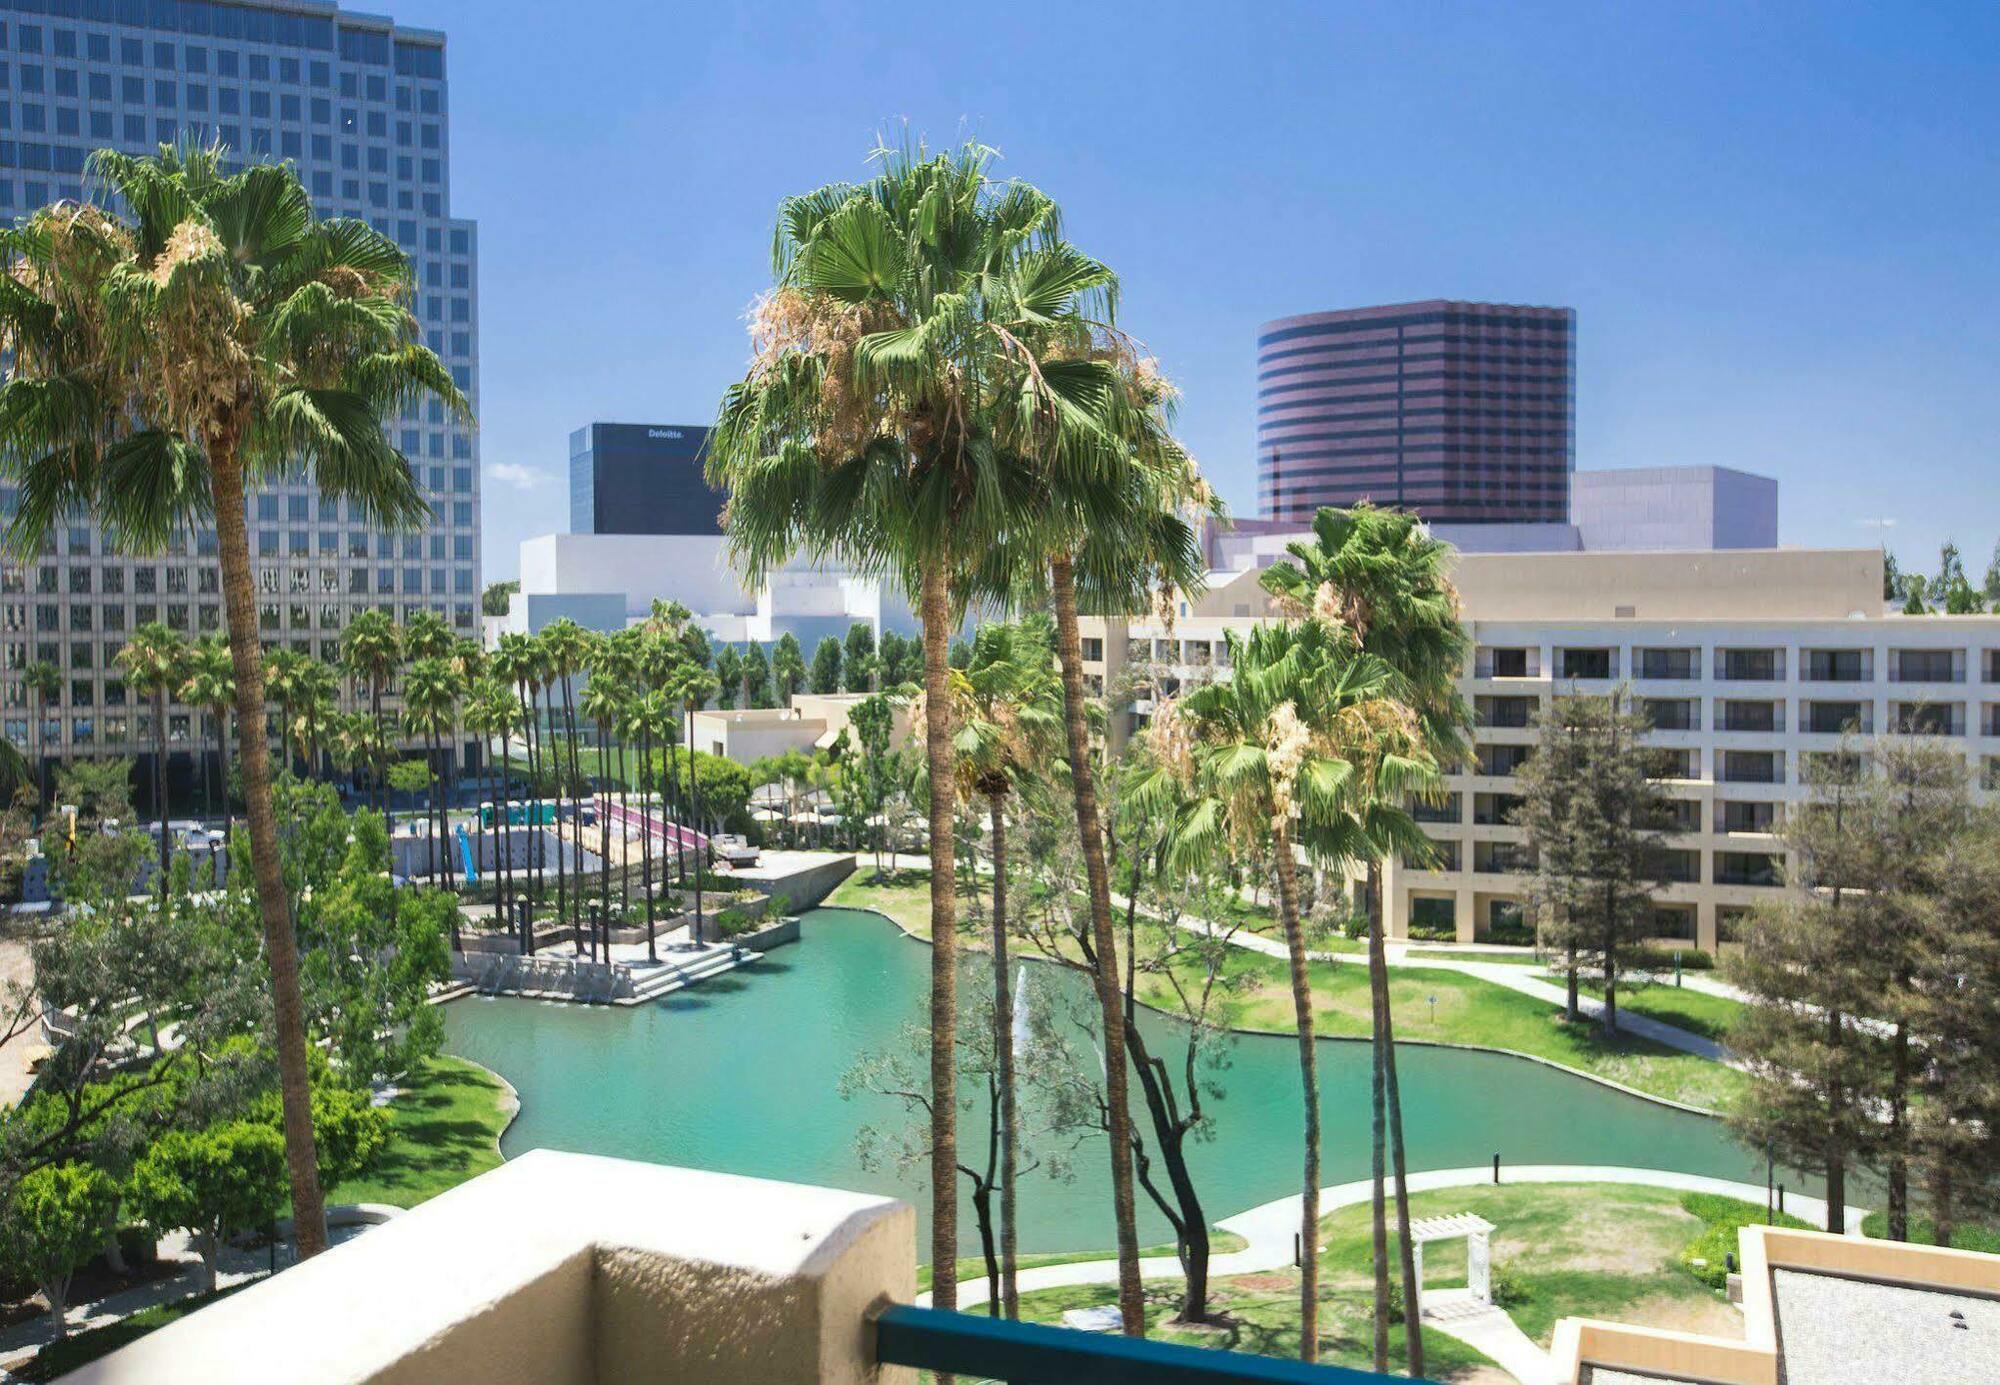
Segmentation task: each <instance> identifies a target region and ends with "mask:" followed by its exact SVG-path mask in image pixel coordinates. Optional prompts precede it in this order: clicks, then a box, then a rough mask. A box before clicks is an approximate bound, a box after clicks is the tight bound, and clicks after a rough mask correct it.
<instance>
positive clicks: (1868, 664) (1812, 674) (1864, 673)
mask: <svg viewBox="0 0 2000 1385" xmlns="http://www.w3.org/2000/svg"><path fill="white" fill-rule="evenodd" d="M1800 658H1801V663H1800V667H1799V677H1800V678H1802V679H1804V680H1805V681H1806V682H1808V683H1866V682H1867V681H1868V680H1869V679H1871V678H1873V677H1874V676H1875V651H1874V650H1872V649H1808V650H1805V651H1803V653H1802V654H1801V656H1800Z"/></svg>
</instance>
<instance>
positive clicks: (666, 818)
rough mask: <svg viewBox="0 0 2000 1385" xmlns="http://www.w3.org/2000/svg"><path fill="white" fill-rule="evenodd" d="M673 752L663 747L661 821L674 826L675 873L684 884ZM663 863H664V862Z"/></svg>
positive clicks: (677, 778)
mask: <svg viewBox="0 0 2000 1385" xmlns="http://www.w3.org/2000/svg"><path fill="white" fill-rule="evenodd" d="M673 754H674V748H673V747H672V746H670V745H669V746H664V747H662V748H661V751H660V821H661V823H662V824H664V825H668V826H671V827H672V828H673V832H674V870H675V873H676V874H677V875H678V876H679V877H680V881H679V883H681V884H684V883H686V881H687V844H686V843H685V842H684V841H683V840H682V838H681V832H682V830H683V829H682V826H681V821H680V796H681V786H680V772H679V771H678V770H676V769H675V768H674V761H673ZM670 784H671V785H672V788H673V794H672V797H673V799H674V811H673V813H672V815H669V814H668V812H667V798H668V792H667V790H668V786H669V785H670ZM662 864H663V865H664V863H662ZM674 912H675V913H676V914H678V913H679V912H680V896H679V895H678V894H676V895H675V896H674Z"/></svg>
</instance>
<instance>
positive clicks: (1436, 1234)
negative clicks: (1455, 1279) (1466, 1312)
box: [1410, 1212, 1493, 1314]
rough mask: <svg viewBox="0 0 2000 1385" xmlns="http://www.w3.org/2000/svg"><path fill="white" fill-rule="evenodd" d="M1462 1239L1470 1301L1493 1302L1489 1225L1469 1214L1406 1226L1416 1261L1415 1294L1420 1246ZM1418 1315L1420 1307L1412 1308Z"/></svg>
mask: <svg viewBox="0 0 2000 1385" xmlns="http://www.w3.org/2000/svg"><path fill="white" fill-rule="evenodd" d="M1461 1236H1462V1237H1464V1238H1465V1287H1466V1289H1467V1290H1468V1291H1469V1292H1470V1293H1471V1295H1472V1301H1473V1302H1474V1303H1479V1304H1491V1303H1492V1302H1493V1244H1492V1236H1493V1223H1492V1222H1490V1221H1488V1220H1486V1218H1484V1217H1482V1216H1478V1215H1476V1214H1474V1213H1471V1212H1453V1213H1452V1214H1451V1215H1449V1216H1444V1217H1418V1218H1416V1219H1415V1220H1413V1221H1412V1222H1411V1223H1410V1245H1411V1247H1412V1250H1413V1252H1414V1258H1415V1260H1416V1262H1417V1263H1416V1279H1417V1293H1418V1294H1419V1295H1421V1294H1422V1293H1423V1283H1424V1247H1425V1246H1426V1245H1428V1244H1430V1243H1431V1242H1432V1241H1454V1240H1457V1239H1458V1238H1459V1237H1461ZM1412 1307H1413V1309H1414V1311H1415V1312H1416V1313H1418V1314H1421V1313H1422V1312H1423V1307H1422V1305H1421V1304H1416V1305H1412Z"/></svg>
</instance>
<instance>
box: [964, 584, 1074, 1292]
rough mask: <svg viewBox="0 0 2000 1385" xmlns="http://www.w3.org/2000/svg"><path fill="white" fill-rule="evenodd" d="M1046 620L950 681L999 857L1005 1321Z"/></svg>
mask: <svg viewBox="0 0 2000 1385" xmlns="http://www.w3.org/2000/svg"><path fill="white" fill-rule="evenodd" d="M1051 644H1052V639H1051V634H1050V631H1049V628H1048V622H1047V621H1046V620H1045V619H1039V618H1030V619H1029V620H1027V621H1024V622H1023V623H1021V624H1019V625H983V626H981V627H980V628H979V631H978V633H977V634H975V635H974V637H973V641H972V651H971V658H970V659H969V660H968V661H967V663H966V666H965V668H964V669H963V670H958V669H953V670H952V673H951V683H952V696H953V702H954V704H955V705H954V714H955V715H954V720H955V721H956V722H957V723H958V730H957V731H956V733H955V734H954V735H953V737H952V744H953V747H954V749H955V750H956V751H957V755H958V775H957V782H958V786H959V789H960V791H961V792H962V793H964V794H967V795H972V794H977V795H979V796H980V797H981V798H984V799H985V800H986V819H987V824H988V829H989V832H990V834H991V849H992V856H993V1053H994V1059H995V1074H994V1076H995V1082H996V1085H997V1088H998V1095H999V1101H1000V1297H999V1301H998V1302H997V1303H996V1304H995V1305H994V1306H995V1307H996V1308H997V1309H998V1310H999V1311H1000V1312H1001V1313H1002V1314H1003V1315H1004V1316H1006V1317H1009V1318H1017V1317H1019V1316H1020V1315H1021V1305H1020V1290H1019V1284H1018V1274H1017V1262H1018V1240H1019V1237H1018V1234H1017V1228H1016V1218H1015V1186H1014V1185H1015V1177H1016V1168H1017V1164H1018V1157H1019V1145H1020V1126H1019V1117H1018V1114H1017V1102H1016V1093H1015V1090H1014V1051H1013V1050H1014V1038H1013V1035H1014V997H1013V990H1012V985H1011V978H1010V977H1009V975H1008V967H1009V965H1010V964H1009V961H1008V955H1007V941H1008V939H1007V918H1008V912H1007V910H1008V905H1007V799H1008V796H1009V795H1010V794H1012V793H1013V791H1014V786H1015V784H1016V783H1018V782H1019V781H1020V780H1021V779H1022V778H1023V777H1025V776H1028V775H1031V774H1034V773H1035V772H1036V771H1037V770H1039V769H1040V768H1041V767H1042V766H1044V765H1046V764H1048V763H1049V761H1050V759H1051V758H1052V757H1053V756H1054V754H1055V748H1056V745H1057V744H1058V743H1059V741H1060V740H1061V734H1062V693H1061V688H1060V685H1059V683H1058V681H1057V677H1056V672H1055V656H1054V653H1053V651H1052V649H1051Z"/></svg>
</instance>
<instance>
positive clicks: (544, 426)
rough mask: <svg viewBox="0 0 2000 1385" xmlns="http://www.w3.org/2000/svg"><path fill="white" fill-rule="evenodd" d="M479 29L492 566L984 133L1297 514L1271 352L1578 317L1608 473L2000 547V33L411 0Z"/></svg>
mask: <svg viewBox="0 0 2000 1385" xmlns="http://www.w3.org/2000/svg"><path fill="white" fill-rule="evenodd" d="M358 8H362V9H367V10H372V11H376V12H384V11H386V12H389V13H391V14H393V16H394V17H395V18H396V19H397V20H398V21H399V22H401V23H405V24H413V25H423V26H429V27H434V28H441V29H443V30H445V31H446V32H447V34H448V35H449V45H448V49H447V54H448V57H447V71H448V75H449V77H450V81H451V104H452V125H451V139H452V151H451V155H452V206H453V209H454V212H455V213H456V214H457V215H461V216H471V217H475V218H477V219H478V221H479V223H480V256H481V258H480V318H481V321H480V353H481V375H480V384H481V391H480V392H481V398H480V405H481V429H482V432H481V453H482V457H483V468H484V477H483V492H484V527H485V539H484V549H485V551H484V567H485V573H486V578H487V580H489V581H492V580H499V579H502V578H506V577H510V576H512V575H514V573H515V571H516V567H517V546H518V544H519V542H520V540H522V539H523V538H526V537H529V536H531V535H534V534H539V533H547V532H550V531H552V530H559V529H563V528H566V527H567V516H568V500H567V495H568V492H567V488H566V486H567V482H566V468H567V461H568V442H567V439H568V435H569V433H570V431H571V430H573V429H575V428H577V427H580V426H582V425H583V424H585V423H587V422H590V421H592V420H613V421H624V422H669V423H705V422H707V421H709V420H710V419H712V418H713V416H714V413H715V409H716V405H717V402H718V401H719V399H720V398H721V395H722V392H723V390H724V389H725V388H726V387H727V385H728V384H729V383H730V381H731V380H733V379H735V378H736V377H737V376H738V375H740V374H741V372H742V369H743V367H744V364H745V361H746V357H747V350H746V345H745V335H744V320H743V319H744V313H745V311H746V309H747V308H748V306H749V304H750V303H751V301H752V300H753V299H754V298H755V296H756V295H757V294H758V293H759V292H760V291H761V290H762V289H764V288H766V287H768V285H769V276H770V261H769V255H770V239H771V226H772V217H773V212H774V210H775V208H776V206H777V203H778V201H779V199H780V198H782V197H784V196H786V195H788V194H791V193H795V192H802V191H806V190H808V189H810V188H813V187H816V186H818V185H820V184H822V183H825V182H830V181H834V180H838V179H860V178H865V177H866V176H867V175H868V173H869V165H868V163H867V156H868V152H869V150H870V149H871V148H873V147H874V145H875V143H876V140H877V137H878V135H886V136H887V137H888V138H890V139H892V140H894V139H899V138H901V137H902V134H903V132H904V131H905V130H906V129H907V130H908V131H909V132H910V133H911V134H913V135H917V136H921V137H924V138H926V139H928V140H929V141H930V142H931V143H933V144H952V143H956V142H957V141H959V140H961V139H963V138H966V137H973V138H977V139H979V140H981V141H983V142H984V143H986V144H989V145H992V146H993V147H995V148H996V149H998V150H999V151H1000V154H1001V156H1002V161H1001V163H1000V164H999V166H998V167H999V171H1000V172H1001V173H1003V174H1005V175H1008V176H1014V177H1019V178H1024V179H1026V180H1028V181H1030V182H1033V183H1035V184H1037V185H1038V186H1040V187H1041V188H1042V189H1043V190H1045V191H1046V192H1048V193H1049V194H1051V195H1052V196H1054V197H1055V198H1056V199H1057V200H1058V201H1059V202H1060V203H1061V204H1062V206H1063V209H1064V215H1065V219H1066V225H1067V229H1068V231H1069V234H1070V236H1071V238H1072V239H1073V240H1074V241H1076V242H1077V243H1078V244H1079V245H1081V246H1082V247H1083V248H1084V249H1086V250H1087V251H1089V252H1090V253H1092V254H1094V255H1096V256H1098V257H1099V258H1100V259H1103V260H1105V261H1106V262H1108V263H1109V264H1110V265H1112V266H1113V267H1114V268H1115V269H1116V270H1117V271H1118V273H1119V275H1120V277H1121V280H1122V285H1123V294H1124V297H1123V319H1122V320H1123V325H1124V326H1125V327H1126V328H1127V329H1128V330H1130V331H1131V332H1132V333H1133V334H1134V335H1135V336H1137V337H1138V338H1139V339H1141V340H1142V341H1143V342H1145V343H1146V345H1147V346H1148V347H1149V348H1150V349H1151V350H1152V351H1153V352H1154V354H1155V355H1157V357H1158V358H1159V360H1160V362H1161V365H1162V367H1163V368H1164V369H1165V370H1166V372H1167V373H1168V374H1169V375H1170V376H1172V377H1173V378H1174V380H1175V381H1176V382H1177V383H1178V384H1179V385H1180V387H1181V389H1182V391H1183V403H1182V412H1181V420H1180V422H1181V432H1182V434H1183V437H1184V438H1185V440H1186V441H1187V443H1188V445H1189V446H1190V448H1191V449H1192V451H1193V452H1194V454H1195V456H1196V457H1197V458H1199V459H1200V461H1201V462H1202V464H1203V466H1204V468H1205V469H1206V471H1207V472H1208V474H1209V476H1210V477H1211V479H1212V480H1214V482H1215V483H1216V484H1217V486H1218V487H1219V489H1220V490H1221V492H1222V494H1223V496H1224V498H1225V499H1226V500H1227V501H1228V502H1230V504H1231V506H1232V508H1233V509H1234V510H1235V511H1236V512H1237V513H1239V514H1244V515H1249V514H1253V513H1254V510H1253V508H1252V507H1253V506H1254V500H1255V473H1254V461H1253V452H1252V447H1253V440H1254V402H1253V393H1254V388H1255V386H1254V357H1255V340H1256V334H1257V327H1258V324H1260V323H1262V322H1264V321H1266V320H1268V319H1270V318H1274V317H1279V316H1284V315H1287V314H1291V313H1300V312H1311V311H1316V310H1322V309H1328V308H1336V307H1350V306H1358V305H1363V304H1371V303H1390V302H1399V301H1405V300H1410V299H1419V298H1457V299H1473V300H1488V301H1502V302H1514V303H1535V304H1554V305H1561V306H1567V307H1572V308H1575V309H1576V311H1577V315H1578V368H1577V400H1576V419H1577V464H1578V466H1579V467H1582V468H1595V467H1616V466H1650V465H1672V464H1716V465H1727V466H1734V467H1740V468H1743V469H1746V470H1750V471H1755V472H1761V473H1765V474H1768V475H1772V476H1776V477H1777V478H1778V479H1779V481H1780V483H1781V490H1780V516H1781V519H1780V539H1781V541H1782V542H1784V543H1786V544H1806V545H1825V546H1873V545H1876V544H1880V543H1886V544H1887V545H1888V546H1889V547H1890V548H1891V549H1893V550H1894V551H1896V553H1897V554H1898V556H1899V558H1901V559H1902V561H1903V562H1904V565H1905V566H1906V567H1914V568H1918V569H1928V568H1930V567H1934V566H1935V564H1936V554H1937V550H1938V546H1939V545H1940V543H1942V542H1943V541H1944V540H1946V539H1952V540H1955V541H1956V542H1957V543H1958V544H1959V546H1960V547H1961V548H1962V549H1963V550H1964V551H1965V552H1966V554H1967V564H1968V567H1969V568H1970V569H1971V570H1972V573H1973V576H1974V579H1975V581H1976V580H1977V579H1978V577H1979V575H1980V574H1981V573H1982V572H1983V571H1984V570H1985V567H1986V565H1987V562H1988V560H1989V558H1990V557H1991V556H1992V554H1993V552H1994V544H1995V541H1996V539H2000V444H1996V441H1995V440H1996V438H2000V387H1996V375H2000V369H1996V368H2000V266H1996V260H1995V246H1996V244H2000V234H1996V233H2000V96H1996V92H2000V7H1995V6H1993V5H1991V4H1959V5H1953V4H1932V5H1923V6H1918V5H1914V4H1901V5H1890V6H1883V5H1872V6H1862V5H1847V4H1834V3H1817V4H1801V5H1771V4H1748V3H1733V4H1713V5H1706V4H1694V3H1682V2H1681V0H1675V3H1670V4H1625V3H1619V4H1612V3H1602V4H1585V3H1581V2H1580V0H1572V2H1571V3H1563V4H1550V5H1541V4H1531V3H1511V4H1507V5H1494V4H1472V3H1466V4H1424V3H1393V4H1392V3H1382V4H1357V3H1320V4H1312V5H1287V4H1277V3H1250V4H1215V3H1202V4H1180V3H1155V4H1130V5H1128V4H1122V3H1096V4H1089V5H1082V4H1076V3H1068V4H1047V5H1043V4H1038V3H1013V4H1009V5H1006V6H998V7H996V6H970V5H954V4H946V3H935V2H934V3H930V4H922V5H905V4H901V3H894V2H893V0H869V3H867V4H865V5H863V4H849V5H841V4H827V3H814V2H813V0H778V2H777V3H770V4H758V5H741V6H738V5H697V4H661V3H654V2H653V0H646V2H645V3H640V2H639V0H566V3H563V4H550V3H549V0H368V2H367V3H360V4H359V5H358Z"/></svg>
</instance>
